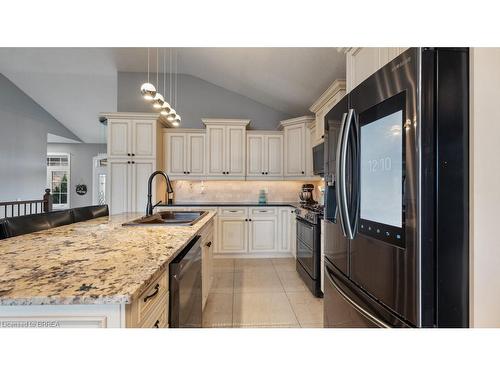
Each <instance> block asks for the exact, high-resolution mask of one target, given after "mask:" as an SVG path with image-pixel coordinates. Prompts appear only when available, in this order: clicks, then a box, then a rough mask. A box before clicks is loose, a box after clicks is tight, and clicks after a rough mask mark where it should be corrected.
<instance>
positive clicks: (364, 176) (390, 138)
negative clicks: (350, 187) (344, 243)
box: [360, 110, 403, 237]
mask: <svg viewBox="0 0 500 375" xmlns="http://www.w3.org/2000/svg"><path fill="white" fill-rule="evenodd" d="M402 128H403V111H402V110H399V111H396V112H393V113H391V114H388V115H386V116H384V117H381V118H378V119H376V120H374V121H371V122H368V123H365V124H362V126H361V136H360V142H361V152H360V187H361V189H360V190H361V191H360V219H361V229H364V230H363V231H362V232H365V233H366V232H367V231H368V232H371V231H374V232H377V234H379V235H383V236H385V235H387V236H388V237H393V235H394V233H396V232H399V231H397V230H396V231H394V230H393V231H390V230H388V228H387V227H386V226H388V227H389V228H390V227H393V229H396V228H402V227H403V208H402V204H403V186H402V185H403V184H402V180H403V131H402V130H403V129H402ZM363 221H365V223H363ZM370 223H372V224H370ZM377 224H385V225H384V226H380V225H377ZM366 226H368V228H367V227H366ZM394 227H395V228H394ZM381 232H382V233H381ZM391 232H392V233H391ZM374 234H375V233H374ZM377 237H378V236H377Z"/></svg>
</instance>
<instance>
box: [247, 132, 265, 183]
mask: <svg viewBox="0 0 500 375" xmlns="http://www.w3.org/2000/svg"><path fill="white" fill-rule="evenodd" d="M250 133H251V132H248V133H247V176H256V177H261V176H263V175H264V137H265V136H264V135H262V134H250Z"/></svg>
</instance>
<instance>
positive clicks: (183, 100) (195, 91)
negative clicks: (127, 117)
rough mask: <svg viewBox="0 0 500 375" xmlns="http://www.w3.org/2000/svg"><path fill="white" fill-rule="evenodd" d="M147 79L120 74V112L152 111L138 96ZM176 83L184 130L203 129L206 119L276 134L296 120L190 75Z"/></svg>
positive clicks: (180, 78) (144, 74)
mask: <svg viewBox="0 0 500 375" xmlns="http://www.w3.org/2000/svg"><path fill="white" fill-rule="evenodd" d="M145 77H146V73H128V72H118V111H119V112H151V111H152V108H151V104H150V103H148V102H146V101H145V100H144V99H143V98H142V97H141V94H140V92H139V88H140V87H141V84H142V83H144V79H145ZM153 83H154V82H153ZM177 83H178V91H177V93H178V100H177V103H178V105H177V108H176V111H177V112H178V113H179V114H180V115H181V116H182V124H181V127H185V128H203V127H204V126H203V124H202V123H201V119H202V118H205V117H208V118H242V119H250V120H252V122H251V124H250V127H249V129H259V130H276V129H277V127H278V123H279V122H280V121H281V120H284V119H287V118H291V117H293V116H291V115H289V114H287V113H283V112H280V111H276V110H275V109H273V108H271V107H268V106H266V105H264V104H261V103H258V102H256V101H255V100H252V99H250V98H248V97H246V96H243V95H240V94H237V93H235V92H233V91H229V90H226V89H224V88H222V87H220V86H217V85H214V84H212V83H210V82H207V81H204V80H202V79H200V78H197V77H193V76H191V75H186V74H179V77H178V80H177ZM161 86H162V87H163V82H162V84H161ZM167 88H168V83H167ZM162 94H163V93H162ZM167 95H168V93H167Z"/></svg>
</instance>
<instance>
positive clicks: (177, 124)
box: [172, 120, 181, 127]
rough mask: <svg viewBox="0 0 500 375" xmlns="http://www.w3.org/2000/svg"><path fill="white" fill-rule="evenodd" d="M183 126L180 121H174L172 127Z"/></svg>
mask: <svg viewBox="0 0 500 375" xmlns="http://www.w3.org/2000/svg"><path fill="white" fill-rule="evenodd" d="M180 124H181V122H180V121H179V120H174V121H172V126H176V127H177V126H179V125H180Z"/></svg>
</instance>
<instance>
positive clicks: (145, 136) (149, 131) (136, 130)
mask: <svg viewBox="0 0 500 375" xmlns="http://www.w3.org/2000/svg"><path fill="white" fill-rule="evenodd" d="M132 129H133V130H132V151H131V152H132V153H133V154H134V155H133V156H134V157H136V158H154V157H155V155H156V122H155V121H153V120H133V121H132Z"/></svg>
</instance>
